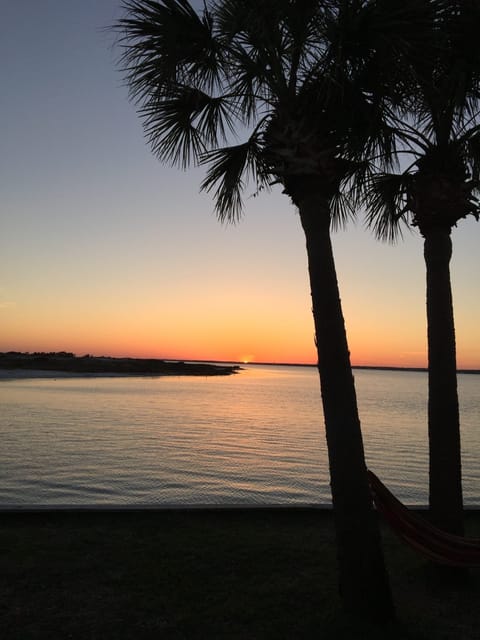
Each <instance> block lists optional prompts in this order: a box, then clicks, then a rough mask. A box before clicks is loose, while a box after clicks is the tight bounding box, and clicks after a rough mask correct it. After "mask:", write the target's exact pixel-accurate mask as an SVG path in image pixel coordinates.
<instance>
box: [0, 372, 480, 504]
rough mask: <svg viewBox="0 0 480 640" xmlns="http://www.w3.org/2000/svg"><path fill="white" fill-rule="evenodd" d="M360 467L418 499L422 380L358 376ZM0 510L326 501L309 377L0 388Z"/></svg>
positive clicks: (476, 451) (469, 492)
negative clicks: (14, 506) (364, 459)
mask: <svg viewBox="0 0 480 640" xmlns="http://www.w3.org/2000/svg"><path fill="white" fill-rule="evenodd" d="M355 380H356V385H357V393H358V400H359V407H360V412H361V419H362V427H363V432H364V440H365V450H366V456H367V462H368V464H369V466H370V467H371V468H372V469H373V470H374V471H375V472H376V473H378V474H379V475H380V476H381V477H382V479H384V481H385V482H386V483H387V484H388V485H389V486H390V487H391V488H392V489H393V490H394V491H395V493H396V494H397V495H398V496H399V497H400V498H401V499H402V500H404V501H406V502H408V503H411V504H414V503H417V504H418V503H420V504H425V503H426V502H427V469H428V460H427V436H426V385H427V377H426V374H424V373H413V372H385V371H363V370H362V371H361V370H357V371H356V372H355ZM459 393H460V405H461V414H462V446H463V475H464V492H465V503H466V504H470V505H477V506H479V505H480V461H479V456H480V429H479V426H480V425H479V416H480V376H475V375H460V376H459ZM0 405H1V407H2V413H1V416H0V437H1V442H2V448H1V451H0V460H1V464H0V505H12V504H22V505H39V504H49V505H67V504H115V505H125V504H167V503H168V504H172V503H175V504H298V503H307V504H312V503H313V504H317V503H327V502H329V501H330V493H329V485H328V463H327V454H326V443H325V437H324V429H323V416H322V412H321V404H320V397H319V382H318V376H317V373H316V370H315V369H313V368H308V367H260V366H250V367H247V368H246V369H245V370H244V371H242V372H241V373H240V374H238V375H236V376H231V377H219V378H189V377H176V378H169V377H163V378H162V377H160V378H89V379H85V378H84V379H56V380H53V379H36V380H9V381H6V380H3V381H0Z"/></svg>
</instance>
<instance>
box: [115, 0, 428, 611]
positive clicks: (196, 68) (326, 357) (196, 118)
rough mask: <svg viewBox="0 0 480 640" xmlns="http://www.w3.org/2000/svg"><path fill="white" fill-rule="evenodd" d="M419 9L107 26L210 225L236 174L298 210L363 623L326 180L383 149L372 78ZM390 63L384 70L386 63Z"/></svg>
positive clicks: (361, 510) (359, 480)
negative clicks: (274, 191) (201, 198)
mask: <svg viewBox="0 0 480 640" xmlns="http://www.w3.org/2000/svg"><path fill="white" fill-rule="evenodd" d="M426 4H428V3H427V2H420V1H419V0H411V1H405V0H388V1H387V0H375V1H373V0H372V1H366V0H325V1H323V2H322V1H318V0H298V1H290V0H262V2H258V1H257V0H218V1H212V2H210V3H207V4H205V6H204V8H203V11H201V12H199V13H197V12H196V11H195V10H194V9H193V8H192V6H191V5H190V4H189V2H187V0H160V1H159V2H154V1H151V0H128V1H126V2H124V8H125V10H126V15H125V17H124V18H122V19H121V20H119V22H118V23H117V25H116V26H115V27H114V28H115V29H116V30H117V32H118V33H119V43H120V45H121V46H122V47H123V55H122V59H121V64H122V67H123V70H124V73H125V77H126V80H127V83H128V85H129V88H130V94H131V98H132V99H133V100H134V101H135V102H136V104H137V105H138V112H139V115H140V117H141V118H142V120H143V125H144V131H145V134H146V137H147V140H148V142H149V143H150V145H151V148H152V151H153V152H154V153H155V154H156V155H157V156H158V158H159V159H160V160H162V161H165V162H169V163H173V164H177V165H179V166H180V167H183V168H185V167H187V166H189V165H190V164H192V163H193V164H195V163H197V164H204V165H205V166H206V167H207V173H206V178H205V180H204V182H203V184H202V189H204V190H206V191H210V192H213V196H214V199H215V209H216V213H217V215H218V218H219V219H220V220H221V221H236V220H237V219H238V218H239V217H240V216H241V214H242V193H243V191H244V189H245V187H246V185H247V183H248V181H249V180H251V181H252V182H253V183H254V184H255V186H256V189H258V190H268V189H269V188H270V187H271V185H272V183H278V184H280V185H281V187H282V188H283V191H284V193H285V194H287V195H288V196H289V197H290V199H291V200H292V202H293V204H294V205H295V206H296V207H297V209H298V212H299V217H300V221H301V224H302V227H303V230H304V232H305V238H306V248H307V255H308V269H309V276H310V285H311V294H312V305H313V316H314V324H315V334H316V346H317V352H318V368H319V374H320V382H321V393H322V401H323V408H324V416H325V428H326V437H327V445H328V452H329V463H330V476H331V489H332V500H333V507H334V521H335V529H336V538H337V554H338V566H339V582H340V591H341V595H342V598H343V602H344V604H345V606H346V607H347V609H349V610H351V611H355V612H357V613H358V612H360V613H361V615H364V616H368V617H374V618H376V619H377V620H378V619H390V618H391V617H392V615H393V605H392V600H391V594H390V588H389V584H388V578H387V575H386V571H385V567H384V561H383V555H382V550H381V544H380V535H379V530H378V523H377V521H376V518H375V514H374V512H373V510H372V502H371V496H370V491H369V487H368V479H367V474H366V466H365V458H364V449H363V442H362V434H361V428H360V421H359V416H358V409H357V400H356V394H355V387H354V380H353V376H352V371H351V364H350V354H349V350H348V344H347V337H346V331H345V324H344V318H343V314H342V308H341V302H340V296H339V290H338V284H337V277H336V271H335V263H334V257H333V251H332V245H331V239H330V230H331V227H332V225H335V224H341V223H343V222H345V220H346V219H347V218H348V215H349V214H350V213H351V209H350V208H349V202H348V200H347V198H346V197H345V195H344V193H343V189H342V186H343V185H344V183H346V182H348V181H349V179H351V177H352V176H353V175H354V174H355V173H356V172H358V170H359V168H360V167H362V166H363V165H362V162H364V160H365V158H366V157H367V158H368V157H371V156H372V157H373V156H375V155H380V156H381V157H382V158H383V160H384V162H385V163H386V165H387V166H389V165H388V162H389V159H393V158H394V155H395V148H394V146H393V143H394V139H393V137H392V135H391V128H390V127H389V126H388V124H387V123H386V121H385V118H384V110H385V104H386V97H385V96H384V95H383V94H381V93H380V92H378V91H377V92H373V91H372V86H376V87H378V86H382V82H383V83H384V84H385V86H387V85H388V86H389V91H390V90H391V89H392V87H395V82H394V77H395V69H397V70H398V72H399V71H400V69H401V65H400V59H401V54H402V52H403V51H409V50H414V47H413V48H412V42H414V41H415V38H417V39H418V40H419V41H420V40H421V41H422V42H423V40H422V37H421V35H419V34H420V29H419V30H418V33H417V31H416V30H415V26H416V25H418V24H419V21H418V19H417V18H418V15H419V9H421V10H422V11H423V10H424V6H425V5H426ZM420 13H421V11H420ZM405 24H409V25H410V29H409V30H407V31H408V33H409V36H410V38H411V41H410V43H409V47H410V49H409V47H405V38H404V35H403V32H404V31H405V29H403V30H402V26H403V27H404V26H405ZM392 57H393V58H394V59H395V61H396V63H397V65H396V66H395V65H393V71H392V65H391V64H390V65H388V64H386V63H387V61H388V60H390V62H391V61H392ZM385 69H389V71H388V72H387V71H385ZM379 77H381V79H382V82H379ZM237 136H242V138H243V140H242V141H238V138H237ZM367 164H368V163H367ZM359 180H360V179H359Z"/></svg>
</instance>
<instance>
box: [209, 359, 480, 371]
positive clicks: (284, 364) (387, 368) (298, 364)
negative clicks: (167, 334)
mask: <svg viewBox="0 0 480 640" xmlns="http://www.w3.org/2000/svg"><path fill="white" fill-rule="evenodd" d="M197 362H214V363H218V364H222V363H224V362H225V361H224V360H198V361H197ZM238 364H239V365H242V364H243V365H245V366H250V365H252V366H263V367H311V368H314V369H316V368H317V365H316V364H310V363H305V362H303V363H302V362H239V363H238ZM352 369H366V370H367V371H368V370H372V371H413V372H416V371H417V372H420V373H427V372H428V369H427V367H394V366H385V365H368V364H354V365H352ZM457 373H471V374H474V375H478V374H480V369H457Z"/></svg>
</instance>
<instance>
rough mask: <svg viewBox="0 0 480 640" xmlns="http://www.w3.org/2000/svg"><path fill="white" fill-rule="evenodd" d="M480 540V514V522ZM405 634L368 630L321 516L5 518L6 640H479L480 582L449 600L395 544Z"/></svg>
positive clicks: (393, 567) (0, 527)
mask: <svg viewBox="0 0 480 640" xmlns="http://www.w3.org/2000/svg"><path fill="white" fill-rule="evenodd" d="M467 526H468V530H469V533H470V535H472V536H476V537H480V514H478V513H473V512H472V513H469V514H468V516H467ZM384 547H385V555H386V561H387V565H388V570H389V574H390V579H391V582H392V588H393V592H394V598H395V602H396V605H397V612H398V623H397V624H396V625H394V626H392V627H391V628H389V629H388V630H377V629H375V628H373V627H369V628H358V627H357V626H356V625H355V624H354V623H353V621H351V620H348V619H347V618H346V617H345V616H344V615H343V614H342V611H341V608H340V603H339V600H338V597H337V590H336V568H335V547H334V544H333V528H332V519H331V513H330V512H329V511H319V510H288V509H285V510H275V511H267V510H219V511H214V510H213V511H212V510H211V511H204V510H199V511H156V512H155V511H139V512H128V511H127V512H108V511H104V512H101V511H100V512H44V513H41V512H40V513H3V514H0V638H2V640H30V639H32V640H33V639H47V638H48V639H49V640H55V639H57V638H58V639H62V640H64V639H69V638H73V639H78V640H110V639H112V640H113V639H115V640H123V639H125V640H126V639H129V640H141V639H146V638H152V639H153V638H155V639H162V640H163V639H166V640H170V639H171V640H181V639H184V640H197V639H198V640H200V639H202V640H203V639H205V640H220V639H224V638H225V639H227V638H228V639H248V640H256V639H264V638H265V639H272V640H273V639H274V640H282V639H285V640H287V639H288V640H299V639H303V638H305V639H311V638H312V639H313V638H334V639H336V638H339V639H343V638H348V639H350V638H366V639H367V638H368V639H370V638H379V639H380V638H382V640H383V639H390V638H399V639H400V638H402V639H403V638H405V639H407V638H408V639H412V640H413V639H425V640H435V639H440V638H442V639H443V638H445V639H448V638H452V639H453V638H455V640H468V639H473V638H475V639H478V638H479V637H480V570H475V571H472V572H471V573H470V576H469V579H468V581H467V582H466V583H465V584H462V585H459V586H456V587H449V588H447V587H445V586H443V587H442V586H440V585H439V583H438V580H436V579H435V573H434V572H433V571H432V568H431V567H429V566H428V565H427V564H426V563H425V562H424V561H423V559H422V558H420V557H419V556H417V555H416V554H415V553H414V552H412V551H410V550H409V549H407V548H406V547H404V546H403V545H402V544H401V543H400V542H398V541H397V539H396V538H395V537H394V536H393V535H391V534H390V533H389V532H388V531H384Z"/></svg>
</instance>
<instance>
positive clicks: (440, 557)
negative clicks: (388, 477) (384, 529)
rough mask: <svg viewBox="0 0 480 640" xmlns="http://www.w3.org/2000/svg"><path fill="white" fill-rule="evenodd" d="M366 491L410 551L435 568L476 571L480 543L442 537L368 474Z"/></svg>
mask: <svg viewBox="0 0 480 640" xmlns="http://www.w3.org/2000/svg"><path fill="white" fill-rule="evenodd" d="M368 479H369V482H370V490H371V492H372V497H373V502H374V504H375V507H376V508H377V511H378V512H379V513H380V514H381V515H382V516H383V518H384V519H385V520H386V522H387V523H388V524H389V526H390V527H391V528H392V529H393V531H394V532H395V533H396V534H397V535H398V536H399V537H400V538H402V539H403V540H404V541H405V542H406V543H407V544H409V545H410V546H411V547H412V548H413V549H415V550H416V551H418V552H420V553H421V554H423V555H424V556H426V557H427V558H429V559H430V560H432V561H433V562H435V563H437V564H444V565H449V566H452V567H480V540H479V539H475V538H462V537H460V536H456V535H453V534H451V533H446V532H445V531H442V530H441V529H438V528H437V527H435V526H433V525H432V524H430V523H429V522H427V521H426V520H425V519H424V518H422V517H421V516H419V515H418V514H416V513H414V512H413V511H411V510H410V509H407V507H406V506H405V505H404V504H402V503H401V502H400V500H398V499H397V498H396V497H395V496H394V495H393V493H391V491H389V490H388V489H387V487H386V486H385V485H384V484H383V482H382V481H381V480H380V479H379V478H378V477H377V476H376V475H375V474H374V473H372V471H368Z"/></svg>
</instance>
